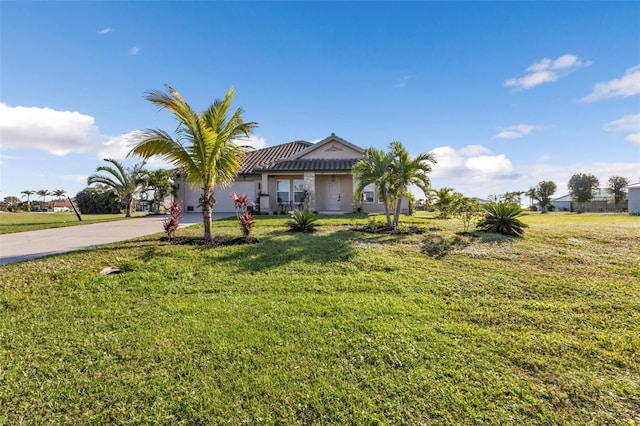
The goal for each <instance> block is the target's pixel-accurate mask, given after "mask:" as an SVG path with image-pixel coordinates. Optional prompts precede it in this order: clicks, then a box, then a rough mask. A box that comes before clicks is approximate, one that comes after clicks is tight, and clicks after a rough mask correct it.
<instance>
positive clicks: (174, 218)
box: [162, 201, 182, 240]
mask: <svg viewBox="0 0 640 426" xmlns="http://www.w3.org/2000/svg"><path fill="white" fill-rule="evenodd" d="M169 214H170V215H171V217H169V219H165V221H164V222H162V226H163V227H164V232H166V233H167V237H168V238H169V239H170V240H172V239H173V237H175V236H176V231H177V229H178V224H179V223H180V215H181V214H182V207H181V206H180V203H178V202H177V201H173V202H172V203H171V206H170V207H169Z"/></svg>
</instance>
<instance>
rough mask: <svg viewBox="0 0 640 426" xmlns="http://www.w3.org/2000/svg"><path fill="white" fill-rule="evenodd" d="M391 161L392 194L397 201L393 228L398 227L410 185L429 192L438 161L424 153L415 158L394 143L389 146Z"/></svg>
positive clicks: (400, 145) (399, 144)
mask: <svg viewBox="0 0 640 426" xmlns="http://www.w3.org/2000/svg"><path fill="white" fill-rule="evenodd" d="M389 148H390V154H391V156H392V158H393V160H392V161H391V166H390V167H391V174H390V176H391V193H392V195H393V196H394V198H395V201H396V206H395V207H396V211H395V214H394V216H393V226H398V220H399V219H400V209H401V206H402V198H403V197H404V196H405V194H406V193H407V192H408V190H409V185H415V186H417V187H418V188H420V189H421V190H422V192H424V193H425V194H426V193H427V192H428V191H429V186H430V183H431V181H430V180H429V176H428V174H429V173H431V165H432V164H435V163H436V162H437V161H436V159H435V157H434V156H433V154H430V153H427V152H425V153H422V154H419V155H417V156H415V157H414V158H411V157H410V156H409V152H408V151H407V150H406V149H405V147H404V146H403V145H402V143H400V142H398V141H393V142H391V143H390V144H389Z"/></svg>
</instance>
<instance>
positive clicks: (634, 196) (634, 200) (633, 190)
mask: <svg viewBox="0 0 640 426" xmlns="http://www.w3.org/2000/svg"><path fill="white" fill-rule="evenodd" d="M627 190H628V191H629V192H628V193H627V201H628V203H629V204H628V206H629V214H633V215H636V214H637V215H640V182H639V183H634V184H633V185H629V186H627Z"/></svg>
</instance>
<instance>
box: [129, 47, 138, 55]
mask: <svg viewBox="0 0 640 426" xmlns="http://www.w3.org/2000/svg"><path fill="white" fill-rule="evenodd" d="M139 52H140V48H139V47H132V48H131V49H129V56H136V55H137V54H138V53H139Z"/></svg>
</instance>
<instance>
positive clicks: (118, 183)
mask: <svg viewBox="0 0 640 426" xmlns="http://www.w3.org/2000/svg"><path fill="white" fill-rule="evenodd" d="M104 161H106V162H108V163H111V164H112V165H111V166H100V167H98V168H97V169H96V172H105V173H107V175H106V176H105V175H99V174H94V175H91V176H89V178H88V179H87V184H88V185H92V184H94V183H97V184H100V185H105V186H107V187H109V188H111V189H112V190H113V191H114V192H115V193H116V195H117V196H118V199H119V200H120V201H121V202H122V203H124V208H125V216H126V217H130V216H131V209H132V207H133V202H134V201H135V195H136V192H138V189H139V188H140V184H141V180H140V176H141V174H142V173H143V170H144V169H143V168H142V167H143V166H144V163H139V164H136V165H135V166H133V167H132V168H127V167H125V166H124V165H122V163H120V162H118V161H117V160H113V159H111V158H105V159H104Z"/></svg>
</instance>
